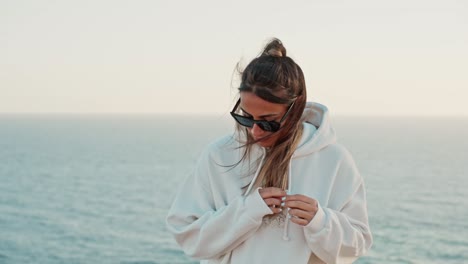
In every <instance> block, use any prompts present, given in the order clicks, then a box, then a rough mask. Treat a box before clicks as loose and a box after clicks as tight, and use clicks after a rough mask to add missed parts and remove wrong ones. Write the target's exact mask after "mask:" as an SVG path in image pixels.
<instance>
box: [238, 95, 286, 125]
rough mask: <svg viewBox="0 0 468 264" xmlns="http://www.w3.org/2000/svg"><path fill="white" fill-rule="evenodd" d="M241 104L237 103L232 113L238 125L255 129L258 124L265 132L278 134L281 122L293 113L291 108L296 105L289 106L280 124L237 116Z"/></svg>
mask: <svg viewBox="0 0 468 264" xmlns="http://www.w3.org/2000/svg"><path fill="white" fill-rule="evenodd" d="M239 104H240V99H239V100H238V101H237V103H236V105H235V106H234V108H233V109H232V111H231V115H232V117H233V118H234V120H236V121H237V123H239V124H240V125H241V126H245V127H253V125H254V124H257V126H259V127H260V128H261V129H262V130H264V131H267V132H276V131H278V130H279V129H280V127H281V122H283V121H284V119H285V118H286V116H287V115H288V114H289V111H291V108H292V106H293V105H294V102H293V103H292V104H291V105H290V106H289V108H288V111H286V113H285V114H284V115H283V117H282V118H281V120H280V121H279V122H276V121H266V120H254V119H253V118H252V117H247V116H243V115H239V114H236V113H235V112H236V109H237V107H238V106H239Z"/></svg>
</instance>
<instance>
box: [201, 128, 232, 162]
mask: <svg viewBox="0 0 468 264" xmlns="http://www.w3.org/2000/svg"><path fill="white" fill-rule="evenodd" d="M239 146H240V144H239V142H238V141H237V140H236V138H235V137H234V135H233V134H228V135H224V136H221V137H218V138H216V139H214V140H213V141H211V142H210V143H208V144H207V145H206V146H205V148H204V150H203V154H202V155H204V156H207V157H210V158H212V159H213V158H215V159H219V158H222V157H226V156H231V155H232V154H233V153H234V152H236V151H235V150H238V149H239Z"/></svg>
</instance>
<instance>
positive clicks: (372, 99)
mask: <svg viewBox="0 0 468 264" xmlns="http://www.w3.org/2000/svg"><path fill="white" fill-rule="evenodd" d="M0 37H1V39H0V113H211V114H222V113H227V112H228V111H229V110H230V109H231V107H232V106H233V104H234V102H235V101H234V100H235V96H236V86H237V85H238V83H237V82H236V80H237V78H235V75H234V78H233V71H234V68H235V65H236V63H237V62H238V61H239V60H242V62H243V65H246V64H247V63H248V62H249V61H250V60H251V59H252V58H254V56H256V55H257V54H258V52H260V50H261V48H262V47H263V45H264V44H265V43H266V41H267V40H268V39H269V38H271V37H278V38H279V39H281V40H282V41H283V43H284V45H285V47H286V49H287V50H288V55H290V56H291V57H292V58H293V59H294V60H295V61H296V62H297V63H298V64H299V65H300V66H301V68H302V70H303V71H304V73H305V78H306V83H307V92H308V99H309V100H310V101H317V102H320V103H323V104H325V105H327V106H328V108H329V109H330V111H331V113H332V114H335V115H429V116H432V115H468V1H465V0H458V1H457V0H392V1H390V0H388V1H383V0H381V1H378V0H353V1H333V0H320V1H313V0H308V1H271V0H269V1H246V0H240V1H239V0H238V1H230V2H227V1H226V2H225V1H219V0H218V1H203V0H202V1H200V0H199V1H185V2H182V1H150V0H147V1H138V0H136V1H135V0H133V1H130V0H129V1H122V0H105V1H104V0H103V1H100V0H76V1H66V0H63V1H37V0H35V1H33V0H0Z"/></svg>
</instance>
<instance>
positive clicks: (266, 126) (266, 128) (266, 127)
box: [257, 121, 271, 132]
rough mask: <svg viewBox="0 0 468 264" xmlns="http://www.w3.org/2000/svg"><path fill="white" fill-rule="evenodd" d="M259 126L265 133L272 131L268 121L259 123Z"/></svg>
mask: <svg viewBox="0 0 468 264" xmlns="http://www.w3.org/2000/svg"><path fill="white" fill-rule="evenodd" d="M257 125H258V126H259V127H260V128H261V129H262V130H264V131H267V132H270V131H271V126H270V124H269V123H268V122H267V121H260V122H257Z"/></svg>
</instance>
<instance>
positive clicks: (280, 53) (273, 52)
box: [263, 38, 286, 57]
mask: <svg viewBox="0 0 468 264" xmlns="http://www.w3.org/2000/svg"><path fill="white" fill-rule="evenodd" d="M263 55H266V56H273V57H286V48H284V46H283V43H282V42H281V40H279V39H277V38H273V39H272V40H270V42H268V44H267V45H266V46H265V48H264V49H263Z"/></svg>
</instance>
